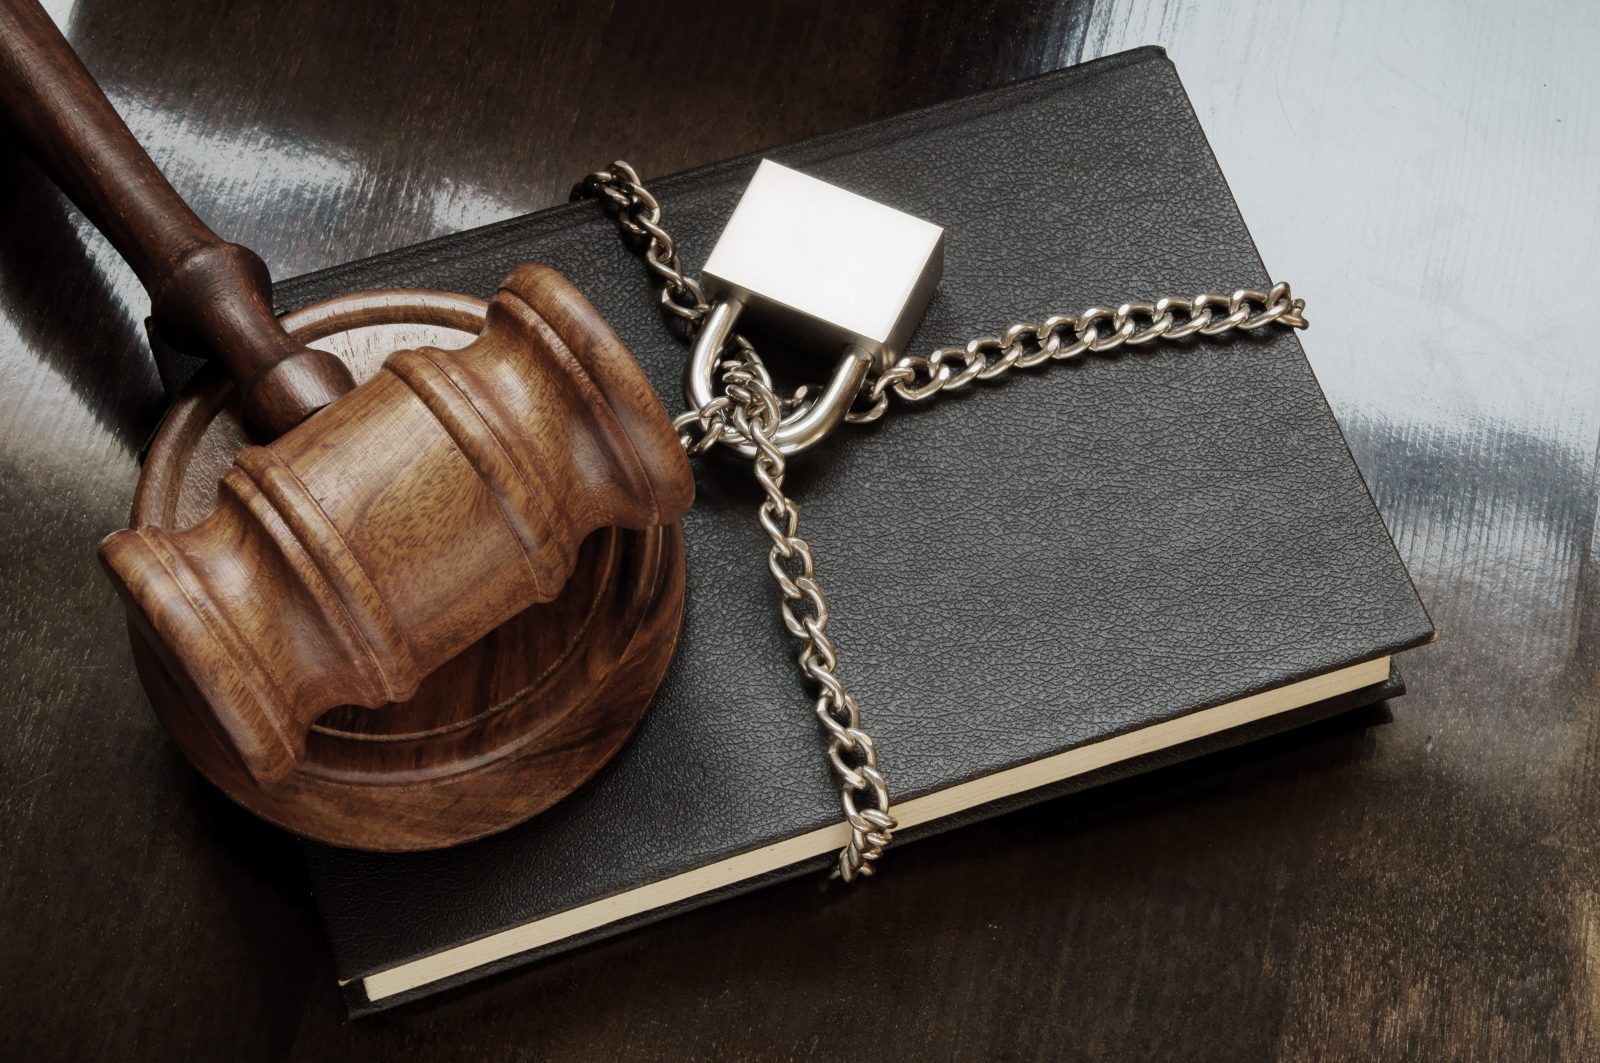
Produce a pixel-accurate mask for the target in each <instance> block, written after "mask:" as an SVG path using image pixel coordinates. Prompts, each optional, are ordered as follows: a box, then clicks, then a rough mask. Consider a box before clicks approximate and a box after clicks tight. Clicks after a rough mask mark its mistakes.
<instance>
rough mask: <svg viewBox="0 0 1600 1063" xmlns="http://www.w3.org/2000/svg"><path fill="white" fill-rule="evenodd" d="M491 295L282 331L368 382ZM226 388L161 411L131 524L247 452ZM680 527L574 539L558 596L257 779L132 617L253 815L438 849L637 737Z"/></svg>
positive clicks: (162, 713) (365, 845) (489, 825)
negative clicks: (393, 358)
mask: <svg viewBox="0 0 1600 1063" xmlns="http://www.w3.org/2000/svg"><path fill="white" fill-rule="evenodd" d="M485 309H486V304H485V303H484V302H483V301H482V300H480V299H474V298H471V297H470V296H462V295H455V294H451V293H446V292H431V291H417V290H398V289H397V290H390V291H377V292H361V293H357V294H355V295H350V296H344V297H340V298H336V299H331V300H328V301H326V302H322V303H317V304H313V305H311V306H308V307H305V308H304V309H301V310H298V311H295V312H294V313H291V314H289V315H287V316H285V317H284V318H283V324H284V327H285V328H286V329H287V330H288V331H289V332H290V333H291V334H292V335H293V336H294V337H295V338H296V339H297V340H300V341H301V342H304V343H307V344H315V345H316V346H317V347H319V348H321V349H323V350H327V351H331V352H333V353H334V354H336V355H338V356H339V357H340V358H341V359H342V360H343V361H344V362H345V363H346V364H347V365H349V367H350V369H351V371H352V373H353V374H354V376H355V379H356V380H357V381H358V382H359V381H363V380H366V379H367V378H368V377H370V376H371V375H372V374H373V373H374V372H376V371H377V369H378V367H379V366H380V365H381V364H382V363H383V360H384V359H385V358H386V357H387V356H388V354H389V353H390V352H392V351H395V350H400V349H414V348H418V347H423V346H428V347H438V348H442V349H452V348H458V347H461V346H464V345H465V344H467V343H468V342H469V341H471V340H472V339H473V338H474V337H475V336H477V335H478V333H479V331H480V330H481V329H482V327H483V323H484V314H485ZM232 399H233V385H232V384H231V383H230V382H229V381H228V380H227V379H226V377H224V376H223V375H222V374H221V373H220V372H217V371H214V370H212V369H209V368H208V369H207V370H206V371H203V372H202V373H201V374H199V375H198V376H197V377H196V378H195V381H194V383H193V384H192V385H191V386H190V387H189V388H188V389H187V390H186V391H185V393H184V394H183V396H182V397H181V398H179V399H178V401H177V403H176V404H175V405H174V406H173V408H172V410H171V411H170V412H169V413H168V414H167V417H166V419H165V420H164V421H163V422H162V425H161V428H160V430H159V431H158V432H157V434H156V437H155V440H154V442H153V443H152V445H151V447H150V451H149V454H148V456H147V458H146V461H145V465H144V470H143V472H142V474H141V476H140V479H139V486H138V490H137V492H136V494H135V496H134V504H133V514H132V524H133V526H134V527H140V526H156V527H161V528H169V529H179V528H186V527H189V526H191V525H193V524H195V523H197V522H198V521H200V520H201V519H202V518H203V517H205V516H206V515H207V514H208V513H210V512H211V511H212V509H213V508H214V507H215V505H216V502H217V483H218V479H219V478H220V477H221V476H222V474H223V473H224V472H225V471H226V470H227V469H228V467H229V465H230V463H231V462H232V461H233V459H234V457H235V455H237V454H238V452H239V451H240V450H241V449H242V448H243V447H244V446H245V445H246V438H245V433H244V429H243V427H242V426H241V424H240V422H239V420H238V418H237V416H236V415H235V414H234V413H233V412H232V410H233V406H234V403H233V402H232ZM683 594H684V555H683V538H682V531H681V528H680V527H679V526H678V525H672V526H671V527H666V528H656V529H652V530H649V531H643V532H636V531H627V530H620V529H606V530H602V531H600V532H596V533H595V534H593V535H591V536H589V538H588V539H586V540H585V541H584V543H583V545H582V547H581V548H580V550H579V556H578V563H577V567H576V569H575V571H574V573H573V575H572V578H571V580H570V582H569V583H568V584H567V586H566V588H565V589H564V590H563V591H562V593H561V594H560V596H559V597H558V598H556V599H555V600H554V601H550V602H547V603H544V604H541V605H536V606H533V607H532V608H530V609H528V610H526V611H524V612H522V613H520V614H518V615H517V616H515V617H513V618H512V619H511V620H509V621H507V622H506V623H504V624H502V625H501V626H500V627H499V628H497V629H496V630H494V631H493V632H491V633H490V634H488V635H487V636H485V637H484V638H483V639H481V640H479V641H478V642H477V643H475V644H473V645H472V646H471V647H470V648H468V649H467V650H466V651H464V652H462V653H460V654H459V655H458V656H456V657H455V658H453V659H451V660H449V661H448V662H446V663H445V664H444V665H442V666H441V667H439V668H438V669H437V670H435V671H434V672H433V673H432V674H430V675H429V676H427V678H426V679H424V680H423V682H422V685H421V687H420V688H419V689H418V690H417V692H416V694H415V696H414V697H412V698H411V699H409V700H407V701H404V702H393V703H390V704H388V705H385V706H383V707H381V708H379V709H366V708H360V707H355V706H347V707H342V708H335V709H333V710H331V711H329V712H327V713H325V714H324V715H323V716H322V717H320V718H319V719H318V720H317V722H316V723H315V724H314V725H313V726H312V729H311V734H310V737H309V740H308V742H307V745H306V751H305V755H304V756H303V757H302V758H300V760H299V761H298V763H297V764H296V765H295V767H294V770H293V771H292V773H290V774H289V775H288V776H287V777H286V778H284V779H282V780H280V781H278V782H275V783H273V784H271V785H270V786H266V785H262V784H260V783H258V782H257V781H256V779H255V778H254V777H253V776H252V775H251V774H250V773H249V772H247V771H246V770H245V769H244V767H243V766H242V765H241V764H240V762H239V761H238V759H237V757H236V756H235V755H234V754H232V753H231V752H230V751H229V749H228V747H227V746H226V744H225V743H224V741H223V740H222V738H221V736H220V735H218V733H217V731H216V726H215V723H214V720H213V719H212V718H211V716H210V714H208V713H207V711H206V710H205V707H204V706H203V705H202V704H200V702H199V699H198V696H197V695H196V694H195V692H194V690H193V688H192V687H191V686H190V685H189V683H188V682H187V681H186V680H185V679H184V678H183V676H182V675H181V674H179V673H175V672H174V671H172V670H169V669H168V668H167V667H166V666H165V665H164V664H163V663H162V660H161V658H160V656H159V655H158V654H157V653H156V651H155V650H154V648H153V647H152V646H151V645H150V643H149V642H148V640H147V638H146V637H145V636H144V634H143V633H142V632H141V631H140V629H139V628H138V627H137V626H134V627H132V628H131V631H132V638H133V648H134V657H135V660H136V662H137V665H138V669H139V675H140V678H141V680H142V681H143V683H144V687H145V690H146V692H147V693H148V695H149V697H150V701H151V704H152V705H153V706H154V707H155V710H156V714H157V715H158V716H159V717H160V718H161V720H162V722H163V724H164V725H165V726H166V728H167V730H168V731H169V732H170V733H171V735H172V737H173V738H174V740H175V741H177V742H178V744H179V745H180V746H181V747H182V749H183V751H184V753H185V755H187V756H188V758H189V759H190V761H191V762H192V763H194V764H195V765H196V766H197V767H199V769H200V770H201V771H202V772H203V773H204V774H205V775H206V776H207V777H208V778H209V779H210V780H211V781H212V782H213V783H215V784H216V785H217V786H218V787H220V788H221V789H222V790H223V791H225V792H226V793H227V794H228V795H229V796H230V797H232V798H233V799H234V800H235V801H237V802H239V803H240V804H241V805H243V806H245V807H246V808H248V809H250V810H251V811H252V812H254V813H256V814H257V815H259V816H261V817H263V818H264V819H267V820H270V821H271V822H273V823H276V824H278V825H279V826H282V827H284V828H286V829H288V830H290V831H293V832H294V833H296V834H301V835H304V836H307V837H311V838H315V839H318V840H320V841H324V842H328V843H330V844H334V845H341V846H348V847H352V848H358V849H370V850H411V849H433V848H440V847H443V846H448V845H454V844H458V843H460V842H464V841H469V840H471V839H473V838H478V837H481V836H483V835H486V834H492V833H494V832H496V831H499V830H504V829H505V828H507V827H510V826H513V825H515V824H517V823H520V822H522V821H524V820H526V819H528V818H529V817H531V816H533V815H536V814H537V813H539V812H541V811H543V810H544V809H546V808H548V807H550V806H551V805H552V804H554V803H555V802H557V801H559V800H560V799H561V798H563V797H565V796H566V795H567V794H569V793H571V792H572V791H573V790H574V789H576V788H577V787H578V786H580V785H581V784H582V783H584V782H585V781H586V780H588V779H589V778H590V776H592V775H593V774H594V773H595V772H596V771H597V770H598V769H599V768H600V766H601V765H603V764H604V763H605V762H606V761H607V760H609V759H610V758H611V757H612V755H614V754H615V753H616V752H617V750H618V749H619V748H620V747H621V746H622V744H623V742H624V741H625V740H626V739H627V737H628V736H629V735H630V734H631V733H632V732H633V729H634V727H635V726H636V725H637V724H638V722H639V720H640V718H641V717H642V716H643V715H644V712H645V710H646V708H647V707H648V706H649V704H650V700H651V699H652V698H653V697H654V695H655V691H656V689H657V687H658V686H659V685H660V683H661V681H662V679H663V677H664V676H665V674H666V670H667V665H668V663H669V662H670V660H671V658H672V652H673V648H674V647H675V645H676V644H677V638H678V627H679V623H680V621H681V619H682V613H683Z"/></svg>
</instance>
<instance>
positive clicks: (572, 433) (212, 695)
mask: <svg viewBox="0 0 1600 1063" xmlns="http://www.w3.org/2000/svg"><path fill="white" fill-rule="evenodd" d="M692 498H693V480H692V478H691V477H690V474H689V471H688V466H687V459H686V458H685V457H684V453H683V448H682V447H681V446H679V445H678V442H677V438H676V435H675V433H674V432H673V430H672V425H671V422H670V421H669V420H668V418H667V416H666V411H665V410H664V409H663V408H662V407H661V404H660V401H659V400H658V399H657V398H656V396H655V392H654V391H652V390H651V388H650V385H649V382H648V381H646V380H645V378H644V374H643V373H641V372H640V370H639V368H638V366H637V365H636V364H635V363H634V361H633V359H632V358H631V357H630V356H629V355H628V352H627V351H626V350H625V349H624V348H623V346H622V344H621V341H619V340H617V339H616V337H615V336H614V335H613V334H612V333H611V330H610V329H609V328H608V327H607V326H606V324H605V322H604V321H603V320H601V318H600V316H599V314H598V313H597V312H596V311H595V310H594V308H593V307H591V306H590V305H589V304H588V303H587V301H585V300H584V299H583V297H582V296H581V295H579V294H578V292H577V290H576V289H574V288H573V287H572V286H571V285H570V284H568V283H567V282H566V281H564V280H562V279H561V277H560V276H559V275H558V274H556V273H555V272H554V271H553V270H550V269H548V268H546V267H543V266H535V265H525V266H521V267H519V268H518V269H517V270H515V271H514V272H513V273H512V274H511V275H510V276H509V277H508V278H506V280H505V282H504V286H503V287H502V288H501V289H500V292H499V294H497V295H496V296H495V298H494V299H493V300H492V301H491V302H490V304H489V311H488V323H487V326H486V327H485V329H484V331H483V334H482V335H481V336H480V337H479V338H478V339H477V340H475V341H474V342H473V343H472V344H470V345H469V346H467V347H466V348H464V349H462V350H459V351H454V352H446V351H440V350H433V349H426V348H424V349H422V350H413V351H398V352H396V353H394V354H393V355H391V356H390V357H389V359H388V360H387V362H385V363H384V366H383V369H382V370H381V371H380V372H379V374H378V375H377V376H375V377H374V378H373V379H371V380H369V381H367V382H366V383H365V384H363V385H361V386H360V387H358V388H356V389H355V390H354V391H352V392H351V393H350V394H349V395H347V396H346V397H344V398H343V399H340V400H339V401H338V402H337V403H335V404H334V405H332V406H330V407H329V408H328V409H326V410H324V411H322V412H321V413H319V414H317V415H316V416H314V417H312V418H311V419H310V420H308V421H306V422H305V423H304V424H302V425H300V426H299V427H298V428H295V429H293V430H291V431H289V432H288V433H286V434H285V435H283V436H282V437H280V438H279V439H278V440H277V442H275V443H273V444H272V445H271V446H266V447H249V448H247V449H246V450H244V451H243V452H242V453H241V454H240V455H239V457H238V459H237V460H236V461H235V463H234V467H233V468H232V469H231V470H229V472H228V473H227V475H225V476H224V477H223V480H222V489H221V491H220V493H219V495H218V502H217V508H216V510H215V511H214V512H213V513H212V514H211V516H209V517H207V518H206V519H205V520H204V521H202V522H201V523H200V524H198V525H196V526H195V527H193V528H190V529H187V530H184V531H179V532H171V531H166V530H161V529H152V528H139V529H132V530H129V531H122V532H117V533H116V534H114V535H112V536H111V537H110V538H108V539H107V540H106V541H105V542H104V543H103V544H102V545H101V548H100V551H101V557H102V558H103V559H104V561H105V563H106V567H107V568H108V569H109V570H110V571H111V573H112V577H113V579H114V580H115V581H116V583H117V586H118V589H119V590H120V591H121V592H122V594H123V596H124V598H125V599H126V601H127V603H128V605H129V607H130V609H131V610H132V615H133V617H134V619H135V622H136V623H139V624H140V625H141V626H145V627H146V631H147V634H149V635H150V636H151V637H152V640H153V642H154V644H155V645H157V646H159V647H160V648H161V649H162V651H163V652H164V654H165V655H167V656H168V664H169V666H171V667H172V668H174V669H175V670H181V671H182V673H183V674H185V675H186V676H187V677H188V678H189V680H190V681H192V682H193V683H194V685H195V687H196V689H197V691H198V692H199V694H200V696H201V697H202V698H203V699H204V700H205V701H206V702H207V703H208V704H209V705H210V706H211V707H212V709H213V710H214V713H215V716H216V719H217V721H218V723H219V724H220V725H221V727H222V729H223V731H224V732H225V733H226V735H227V737H228V739H229V741H230V742H231V743H232V745H233V747H234V749H235V750H236V751H237V752H238V754H239V756H240V757H241V759H242V760H243V761H244V764H245V766H246V767H247V768H248V769H249V771H250V773H251V774H252V775H254V776H255V777H256V779H257V780H258V781H259V782H261V783H263V784H270V783H272V782H275V781H277V780H279V779H282V778H283V777H285V776H286V775H288V773H289V772H290V771H291V770H292V769H293V767H294V764H295V762H296V760H297V759H298V758H299V757H300V756H301V755H302V754H303V753H304V751H305V742H306V734H307V732H308V730H309V729H310V727H311V725H312V724H313V723H314V722H315V721H316V720H317V718H318V717H320V716H322V714H323V713H325V712H326V711H327V710H329V709H331V708H334V707H335V706H339V705H347V704H352V705H363V706H367V707H369V708H375V707H377V706H380V705H384V704H386V703H388V702H391V701H403V700H405V699H406V698H409V697H410V696H411V695H412V694H413V693H415V691H416V689H417V684H418V683H419V682H420V681H421V679H422V677H423V676H425V675H427V674H428V673H429V672H431V671H433V669H435V668H436V667H438V666H439V665H440V664H442V663H443V662H444V661H446V660H448V659H449V658H451V657H454V656H455V655H456V654H457V653H459V652H461V650H463V649H465V648H466V647H467V646H468V645H470V644H471V643H473V642H475V641H476V640H477V639H479V638H482V637H483V636H484V635H485V634H487V633H488V632H489V631H491V630H493V629H494V628H496V627H498V626H499V625H500V624H501V623H503V622H504V621H506V620H507V619H509V618H510V617H511V616H513V615H514V614H516V613H518V612H521V611H522V610H523V609H526V608H527V607H528V606H529V605H532V604H533V603H535V602H545V601H550V600H551V599H553V598H554V597H555V596H556V595H557V594H558V593H559V592H560V591H561V589H562V587H564V586H565V585H566V583H567V580H568V578H569V577H570V576H571V574H572V570H573V565H574V563H575V561H576V557H577V549H578V545H579V543H581V542H582V540H583V539H584V538H585V537H586V536H587V535H588V534H589V533H590V532H592V531H594V530H596V529H598V528H605V527H628V528H648V527H653V526H656V525H662V524H670V523H672V522H673V521H676V520H678V519H679V518H681V517H682V516H683V514H684V512H685V511H686V510H687V509H688V506H689V503H690V501H691V500H692Z"/></svg>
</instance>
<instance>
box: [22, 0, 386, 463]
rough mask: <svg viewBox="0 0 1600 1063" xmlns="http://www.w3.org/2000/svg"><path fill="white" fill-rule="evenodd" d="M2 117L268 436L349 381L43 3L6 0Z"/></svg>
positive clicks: (164, 328)
mask: <svg viewBox="0 0 1600 1063" xmlns="http://www.w3.org/2000/svg"><path fill="white" fill-rule="evenodd" d="M0 111H3V114H0V118H3V120H4V123H5V124H6V125H8V126H9V127H10V128H11V130H12V131H13V132H14V133H15V134H16V135H17V136H18V137H19V139H20V141H21V142H22V143H23V144H25V145H26V146H27V148H28V150H29V151H30V152H31V153H32V154H33V155H34V157H35V158H37V159H38V160H39V163H40V165H41V166H42V167H43V168H44V169H45V171H46V172H48V173H49V174H50V176H51V177H52V178H53V179H54V180H55V182H56V183H57V184H58V185H60V186H61V190H62V191H63V192H65V193H66V194H67V195H68V196H70V197H71V198H72V200H73V202H75V203H76V204H78V206H79V207H80V208H81V209H82V210H83V212H84V213H85V214H86V215H88V217H89V220H90V221H92V222H94V224H95V227H96V228H98V229H99V230H100V231H101V232H102V233H104V234H105V236H106V238H107V239H108V240H110V241H111V243H112V244H113V245H114V246H115V247H116V248H117V250H118V251H120V252H121V253H122V257H123V258H125V259H127V260H128V265H129V267H130V268H131V269H132V270H133V272H134V273H135V274H137V275H138V277H139V280H140V282H141V283H142V284H143V285H144V287H145V290H146V291H147V292H149V293H150V301H151V318H152V320H153V321H154V322H155V324H156V327H157V328H158V329H159V330H160V332H161V334H162V335H163V337H164V338H165V339H166V340H167V341H169V342H171V343H173V344H174V345H176V346H177V347H178V348H180V349H182V350H185V351H188V352H190V353H191V354H192V355H194V356H195V357H201V358H214V359H216V360H217V361H219V362H221V363H222V364H223V365H224V366H226V367H227V369H228V372H229V373H230V374H232V376H233V378H234V381H235V383H236V384H237V386H238V393H239V396H240V406H241V408H242V410H243V413H244V419H245V423H246V424H248V425H249V426H250V427H251V428H252V429H253V430H255V431H256V432H258V433H259V434H261V435H263V436H264V437H265V438H267V439H271V438H272V437H273V436H276V435H278V434H280V433H282V432H286V431H288V430H289V429H290V428H293V427H294V426H295V425H297V424H299V423H300V422H301V421H302V420H304V419H305V418H307V417H309V416H310V415H311V414H313V413H315V412H316V411H317V410H320V409H321V408H322V407H324V406H326V405H327V404H328V403H330V402H332V401H333V400H334V399H336V398H338V397H339V396H340V395H342V394H344V393H345V392H346V391H349V390H350V388H351V387H352V386H353V383H354V382H353V381H352V380H351V379H350V373H349V371H348V370H346V369H345V367H344V364H343V363H342V362H340V361H339V360H338V359H337V358H335V357H333V356H332V355H331V354H329V353H328V352H326V351H319V350H315V349H312V348H308V347H306V346H305V345H304V344H300V343H297V342H295V341H294V340H293V339H291V338H290V336H289V335H288V333H286V332H284V330H283V328H282V327H281V326H280V325H279V324H278V322H277V320H276V319H275V318H274V317H273V314H272V281H271V278H270V277H269V276H268V274H267V267H266V265H265V264H264V263H263V262H262V261H261V259H260V257H259V256H258V255H257V254H256V253H255V252H254V251H251V250H250V249H249V248H247V247H242V246H240V245H238V244H230V243H227V242H225V241H224V240H222V239H221V238H220V237H218V236H217V234H216V233H214V232H212V231H211V230H210V229H209V228H208V227H207V226H206V224H205V223H204V222H202V221H201V220H200V218H199V217H198V216H197V215H196V214H195V213H194V211H192V210H190V209H189V205H188V204H187V203H185V202H184V201H183V200H182V198H180V197H179V196H178V195H177V193H176V192H174V191H173V189H172V186H171V185H170V184H169V183H168V182H167V179H166V178H165V176H163V175H162V173H161V171H160V170H159V169H157V168H156V166H155V164H154V163H153V162H152V161H151V160H150V157H149V156H148V155H147V154H145V152H144V150H143V149H142V148H141V147H140V146H139V145H138V143H137V142H136V141H135V140H134V139H133V137H132V135H131V134H130V133H129V132H128V127H127V126H126V125H125V124H124V123H123V121H122V119H121V117H120V116H119V115H118V114H117V113H116V111H115V110H113V109H112V107H111V105H110V103H109V102H108V101H107V100H106V98H105V95H104V94H103V93H102V92H101V91H100V88H99V86H98V85H96V84H95V82H94V80H93V78H92V77H91V76H90V74H89V72H88V71H87V70H85V69H84V66H83V63H82V62H80V61H79V59H78V57H77V56H76V55H75V54H74V53H73V51H72V48H71V46H70V45H69V44H68V43H67V41H66V39H65V38H64V37H63V36H62V35H61V32H60V31H59V30H58V29H57V27H56V26H55V24H54V23H53V22H51V20H50V17H49V16H48V15H47V14H46V13H45V11H44V9H43V8H42V7H40V6H39V4H38V2H37V0H0Z"/></svg>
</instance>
